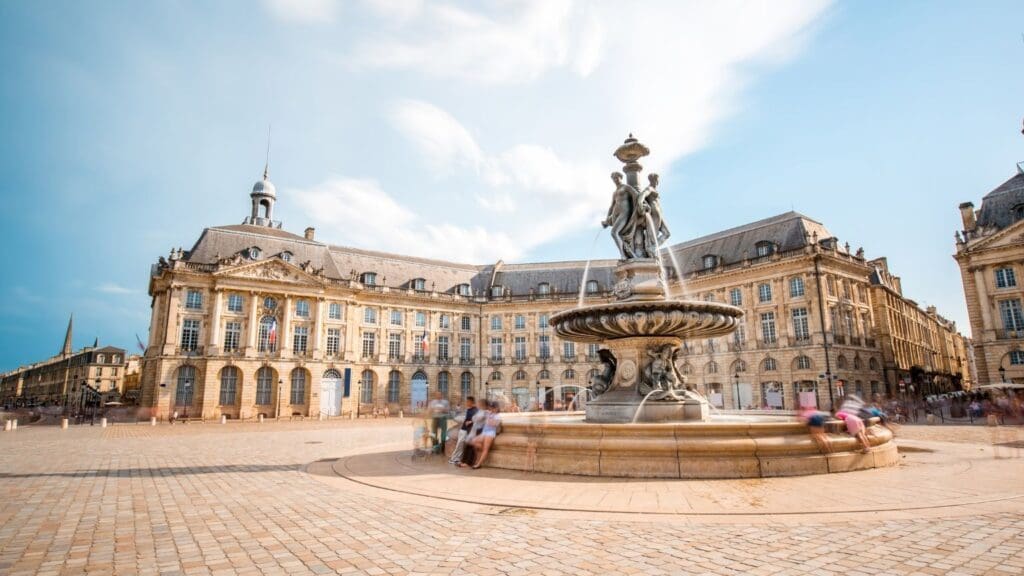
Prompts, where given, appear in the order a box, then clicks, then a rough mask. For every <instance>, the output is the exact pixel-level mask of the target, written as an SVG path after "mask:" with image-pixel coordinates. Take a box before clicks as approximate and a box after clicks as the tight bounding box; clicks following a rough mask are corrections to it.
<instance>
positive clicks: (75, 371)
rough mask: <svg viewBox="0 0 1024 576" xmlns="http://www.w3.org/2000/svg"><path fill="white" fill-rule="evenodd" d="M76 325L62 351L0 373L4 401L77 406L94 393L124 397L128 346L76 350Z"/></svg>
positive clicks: (103, 398)
mask: <svg viewBox="0 0 1024 576" xmlns="http://www.w3.org/2000/svg"><path fill="white" fill-rule="evenodd" d="M72 327H73V322H72V321H70V320H69V321H68V329H67V333H66V335H65V337H64V346H63V347H62V348H61V352H60V354H57V355H56V356H53V357H51V358H48V359H46V360H43V361H41V362H35V363H33V364H29V365H26V366H21V367H19V368H17V369H15V370H11V371H10V372H7V373H5V374H3V375H2V376H0V404H3V405H5V406H14V405H33V406H34V405H39V404H47V405H55V404H61V405H64V406H67V407H69V408H71V409H73V408H74V407H75V406H79V405H81V402H82V398H83V397H84V396H91V395H93V394H95V395H96V396H97V397H98V399H99V400H101V401H113V400H118V399H120V396H121V389H122V379H123V378H124V373H125V362H126V361H125V351H124V349H122V348H116V347H113V346H105V347H102V348H101V347H99V346H98V345H93V346H89V347H85V348H82V349H81V350H79V351H77V352H74V351H72V348H71V334H72Z"/></svg>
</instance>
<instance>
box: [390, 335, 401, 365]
mask: <svg viewBox="0 0 1024 576" xmlns="http://www.w3.org/2000/svg"><path fill="white" fill-rule="evenodd" d="M401 357H402V335H401V334H389V335H388V358H390V359H392V360H397V359H399V358H401Z"/></svg>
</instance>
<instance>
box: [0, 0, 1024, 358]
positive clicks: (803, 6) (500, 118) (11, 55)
mask: <svg viewBox="0 0 1024 576" xmlns="http://www.w3.org/2000/svg"><path fill="white" fill-rule="evenodd" d="M1022 22H1024V4H1022V3H1020V2H1010V1H1007V2H996V1H988V2H980V3H979V2H868V1H865V2H847V3H837V4H830V3H828V2H821V1H814V2H766V3H750V2H739V3H730V2H714V3H712V2H699V3H687V2H661V3H657V2H654V3H642V4H638V5H636V6H632V7H631V8H630V9H629V10H624V9H622V6H621V5H620V4H619V3H613V2H579V1H578V2H572V1H569V0H564V1H562V0H543V1H541V0H537V1H534V2H525V3H511V2H500V3H498V4H495V5H488V4H481V3H466V4H454V3H420V2H415V1H410V2H404V1H401V0H363V1H357V0H351V1H338V2H334V1H331V0H307V1H305V2H297V3H296V2H287V1H284V0H272V1H271V0H268V1H266V2H262V3H257V2H243V1H238V2H228V1H221V2H145V3H142V2H100V1H92V2H57V1H51V2H4V3H0V64H2V69H3V71H4V75H3V78H2V80H0V107H2V109H3V110H4V114H2V115H0V123H2V128H3V130H2V131H0V169H2V174H3V182H4V184H3V195H2V198H3V202H4V209H3V210H0V230H2V232H0V233H2V234H3V238H2V240H3V241H2V244H0V245H2V247H3V248H2V250H3V254H4V262H5V266H4V275H3V282H0V296H2V298H0V370H2V369H9V368H13V367H15V366H17V365H18V364H20V363H23V362H28V361H33V360H38V359H41V358H43V357H45V356H48V355H50V354H52V353H54V352H56V351H57V350H58V348H59V347H60V344H61V339H62V337H63V331H64V327H65V325H66V322H67V316H68V314H70V313H72V312H74V314H75V325H76V333H75V345H76V347H77V346H83V345H87V344H90V343H91V342H92V340H93V339H94V338H95V337H99V339H100V341H101V343H107V344H114V345H120V346H125V347H133V342H134V334H135V333H138V334H140V335H142V336H143V337H145V334H146V333H147V328H148V324H149V297H148V296H147V294H146V288H147V280H148V272H149V266H150V264H151V263H153V262H154V261H156V259H157V258H158V257H159V256H161V255H166V254H167V252H168V251H169V249H170V248H171V247H175V246H182V247H185V248H188V247H190V246H191V245H192V243H193V242H194V241H195V239H196V238H197V237H198V234H199V233H200V231H201V230H202V228H203V227H205V226H210V225H218V224H232V223H238V222H241V220H242V218H243V217H244V216H245V215H246V214H247V209H248V206H247V204H248V192H249V190H250V188H251V186H252V183H253V181H254V180H256V179H257V178H258V177H259V175H260V173H261V171H262V168H263V159H264V158H263V157H264V153H265V146H266V132H267V126H268V125H272V126H273V143H272V152H271V179H272V180H273V181H274V182H275V184H276V185H277V188H278V191H279V201H278V205H277V208H276V215H277V216H278V217H279V218H281V219H282V220H283V221H284V223H285V227H286V228H288V229H290V230H292V231H299V232H300V231H301V230H302V229H303V228H305V227H306V226H307V225H314V226H316V227H317V229H318V236H319V237H320V238H321V239H325V240H329V241H332V242H335V243H339V244H346V245H355V246H361V247H366V248H374V249H382V250H393V251H399V252H404V253H412V254H422V255H427V256H435V257H443V258H448V259H452V260H460V261H472V262H487V261H491V260H495V259H497V258H499V257H501V258H504V259H505V260H506V261H525V260H552V259H574V258H585V257H587V256H588V255H590V254H588V253H589V252H590V250H591V248H590V247H591V243H592V240H593V238H594V235H595V233H596V231H597V226H598V225H597V222H598V221H599V220H600V213H601V212H602V211H603V210H604V209H605V208H606V205H607V198H608V194H609V193H610V189H609V188H608V185H609V182H608V173H609V172H610V171H612V170H614V169H617V168H618V166H617V165H616V163H615V161H614V160H613V159H612V158H611V151H612V150H614V148H615V147H616V145H617V144H618V143H619V142H621V140H622V138H623V137H625V135H626V133H627V132H629V131H633V132H635V133H636V134H637V135H638V136H639V137H640V138H641V140H643V141H644V142H645V143H647V144H648V145H649V146H650V147H651V149H652V154H651V156H650V157H649V158H648V159H647V161H646V162H645V166H646V167H647V168H648V169H649V170H654V171H658V172H660V173H661V175H662V184H661V189H662V198H663V203H664V206H665V210H666V212H667V218H668V221H669V223H670V224H671V228H672V231H673V233H674V234H675V239H676V240H680V241H681V240H684V239H686V238H690V237H693V236H697V235H702V234H707V233H711V232H714V231H717V230H720V229H723V228H726V227H730V226H735V225H739V224H742V223H745V222H749V221H752V220H755V219H760V218H764V217H768V216H771V215H774V214H777V213H780V212H784V211H787V210H790V209H795V210H797V211H800V212H803V213H804V214H807V215H808V216H811V217H813V218H816V219H818V220H820V221H822V222H824V223H825V224H826V226H828V227H829V228H830V229H831V231H832V232H833V233H834V234H836V235H837V236H838V237H839V238H840V241H849V242H850V243H851V245H853V246H855V247H856V246H863V247H864V248H865V250H866V252H867V255H868V256H869V257H877V256H883V255H884V256H887V257H888V258H889V262H890V266H891V267H892V269H893V270H894V271H895V272H896V273H897V274H899V275H901V276H902V277H903V286H904V291H905V293H906V294H907V295H908V296H910V297H912V298H914V299H916V300H917V301H918V302H920V303H922V304H934V305H936V306H938V307H939V310H940V312H941V313H943V314H944V315H946V316H948V317H950V318H952V319H954V320H956V321H957V322H958V324H960V326H961V329H962V330H964V331H965V332H966V331H967V330H968V329H969V328H968V326H967V323H966V310H965V307H964V304H963V293H962V287H961V284H960V279H959V274H958V272H957V268H956V266H955V264H954V262H953V260H952V258H951V256H950V255H951V254H952V252H953V232H954V231H955V230H956V229H957V228H958V220H959V217H958V212H957V205H958V204H959V203H960V202H962V201H965V200H973V201H974V202H975V203H976V204H977V203H979V200H980V198H981V196H982V195H984V194H985V193H986V192H988V191H989V190H991V189H992V188H994V187H995V186H997V185H998V184H1000V183H1001V182H1003V181H1004V180H1006V179H1007V178H1009V177H1010V176H1012V175H1013V173H1014V170H1015V167H1014V163H1015V162H1017V161H1020V160H1024V137H1022V136H1021V134H1020V125H1021V118H1022V116H1024V105H1022V102H1024V98H1022V97H1021V96H1022V92H1024V90H1022V89H1024V74H1022V68H1024V40H1022V36H1021V33H1022V32H1024V26H1022V25H1021V23H1022ZM596 246H597V248H596V249H595V251H594V254H593V255H594V256H595V257H611V256H613V255H614V247H613V246H612V244H611V242H610V240H607V239H604V240H603V241H598V243H597V245H596Z"/></svg>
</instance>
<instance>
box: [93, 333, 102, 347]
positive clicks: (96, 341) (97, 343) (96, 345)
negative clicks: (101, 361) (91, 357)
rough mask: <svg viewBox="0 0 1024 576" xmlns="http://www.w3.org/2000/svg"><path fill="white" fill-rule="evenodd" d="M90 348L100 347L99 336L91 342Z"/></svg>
mask: <svg viewBox="0 0 1024 576" xmlns="http://www.w3.org/2000/svg"><path fill="white" fill-rule="evenodd" d="M92 347H93V348H99V347H100V337H99V336H97V337H96V339H95V340H93V341H92Z"/></svg>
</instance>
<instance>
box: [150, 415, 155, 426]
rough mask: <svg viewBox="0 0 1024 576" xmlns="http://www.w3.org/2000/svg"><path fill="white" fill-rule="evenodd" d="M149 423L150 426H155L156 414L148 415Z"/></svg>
mask: <svg viewBox="0 0 1024 576" xmlns="http://www.w3.org/2000/svg"><path fill="white" fill-rule="evenodd" d="M149 425H150V426H156V416H150V417H149Z"/></svg>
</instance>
